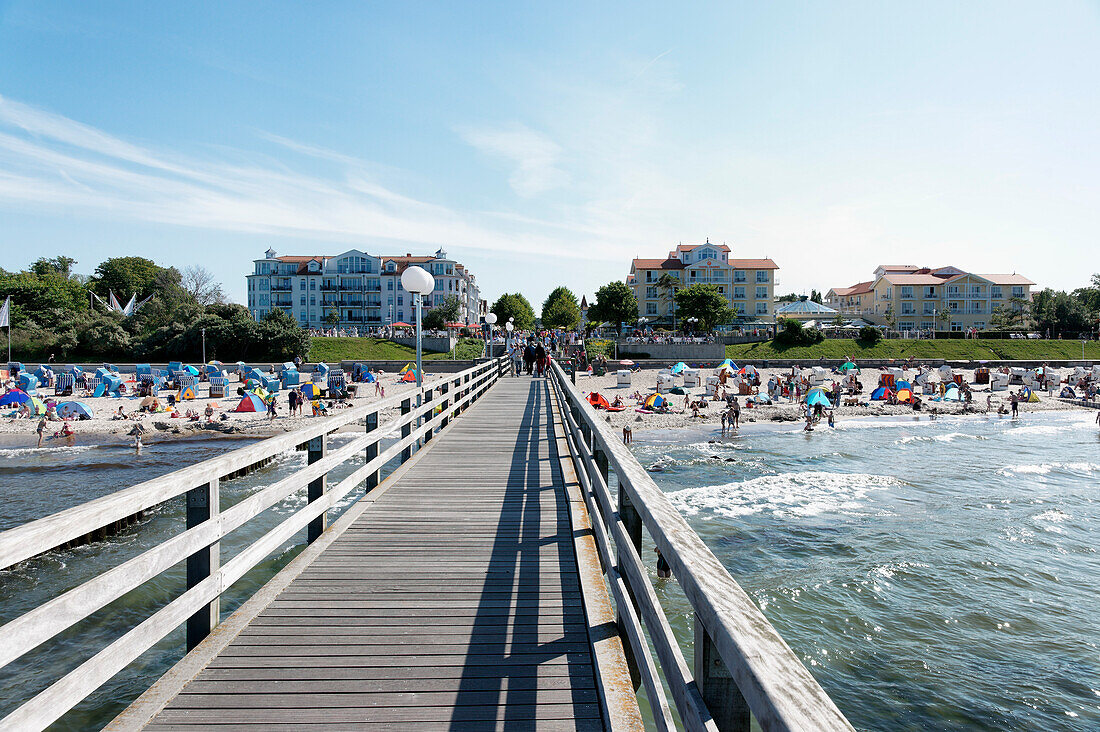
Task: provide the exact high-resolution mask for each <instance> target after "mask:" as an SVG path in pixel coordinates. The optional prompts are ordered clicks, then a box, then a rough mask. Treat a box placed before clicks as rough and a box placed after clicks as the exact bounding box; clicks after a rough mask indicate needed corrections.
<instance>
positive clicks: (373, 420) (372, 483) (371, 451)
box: [364, 412, 379, 491]
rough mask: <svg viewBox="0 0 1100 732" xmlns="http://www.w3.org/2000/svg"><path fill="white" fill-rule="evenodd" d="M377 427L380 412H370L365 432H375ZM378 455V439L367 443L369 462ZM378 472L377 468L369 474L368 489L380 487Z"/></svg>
mask: <svg viewBox="0 0 1100 732" xmlns="http://www.w3.org/2000/svg"><path fill="white" fill-rule="evenodd" d="M376 429H378V412H374V413H373V414H368V415H367V428H366V430H364V431H365V432H374V431H375V430H376ZM376 457H378V442H377V441H375V442H372V443H370V444H369V445H367V454H366V458H367V462H368V463H369V462H370V461H371V460H374V459H375V458H376ZM378 472H379V471H377V470H375V471H374V472H373V473H369V474H368V475H367V481H366V483H367V490H368V491H370V490H372V489H374V488H377V487H378Z"/></svg>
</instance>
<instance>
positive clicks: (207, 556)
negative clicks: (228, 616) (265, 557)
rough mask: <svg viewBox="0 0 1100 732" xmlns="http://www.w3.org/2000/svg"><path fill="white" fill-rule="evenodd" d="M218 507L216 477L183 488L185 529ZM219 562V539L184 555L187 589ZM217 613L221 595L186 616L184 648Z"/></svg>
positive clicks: (214, 620) (193, 642)
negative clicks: (185, 488) (188, 487)
mask: <svg viewBox="0 0 1100 732" xmlns="http://www.w3.org/2000/svg"><path fill="white" fill-rule="evenodd" d="M220 506H221V491H220V479H218V478H214V479H213V480H212V481H210V482H209V483H207V484H206V485H200V486H199V487H198V488H192V489H191V490H189V491H187V528H189V529H191V528H194V527H196V526H198V525H199V524H201V523H202V522H203V521H209V520H210V519H212V518H214V517H215V516H217V515H218V512H219V511H220ZM219 562H220V555H219V542H214V543H213V544H211V545H210V546H208V547H205V548H203V549H199V550H198V551H197V552H195V553H194V554H192V555H191V556H189V557H188V558H187V588H188V589H191V588H192V587H194V586H195V585H197V584H198V583H199V582H202V581H203V580H204V579H206V578H207V577H209V576H210V573H211V572H214V571H217V569H218V565H219ZM220 614H221V598H220V597H217V598H214V600H213V601H211V603H210V604H209V605H206V606H205V607H203V608H202V609H201V610H199V611H198V612H197V613H195V614H194V615H192V616H191V617H189V618H188V619H187V650H188V651H190V650H191V649H192V648H194V647H195V646H197V645H198V644H199V643H201V642H202V640H203V638H205V637H206V636H208V635H210V631H211V630H213V629H214V626H216V625H217V624H218V621H219V620H220Z"/></svg>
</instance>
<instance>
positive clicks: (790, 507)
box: [669, 471, 901, 517]
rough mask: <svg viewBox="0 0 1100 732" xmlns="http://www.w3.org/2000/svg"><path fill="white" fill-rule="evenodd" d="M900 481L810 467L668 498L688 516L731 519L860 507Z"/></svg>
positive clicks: (808, 513)
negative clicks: (704, 514) (870, 496)
mask: <svg viewBox="0 0 1100 732" xmlns="http://www.w3.org/2000/svg"><path fill="white" fill-rule="evenodd" d="M900 483H901V481H899V480H898V479H897V478H892V477H889V476H883V475H869V474H866V473H826V472H817V471H808V472H797V473H784V474H782V475H766V476H762V477H759V478H753V479H751V480H746V481H743V482H738V483H726V484H724V485H715V486H703V487H699V488H687V489H684V490H681V491H676V492H675V493H670V494H669V498H670V499H671V500H672V502H673V504H674V505H675V506H676V507H677V508H679V509H680V510H681V511H682V512H684V513H685V514H697V513H699V512H701V511H711V512H713V513H716V514H719V515H722V516H730V517H736V516H745V515H749V514H755V513H762V512H770V513H773V514H775V515H777V516H817V515H819V514H823V513H836V512H843V511H853V510H856V509H858V508H860V507H861V506H862V505H863V504H862V503H861V501H862V500H863V499H864V498H866V496H867V494H868V493H869V492H870V491H875V490H884V489H886V488H889V487H891V486H895V485H899V484H900Z"/></svg>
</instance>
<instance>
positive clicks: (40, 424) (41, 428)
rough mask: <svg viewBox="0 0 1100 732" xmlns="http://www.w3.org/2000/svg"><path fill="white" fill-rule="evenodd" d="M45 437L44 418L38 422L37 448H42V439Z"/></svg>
mask: <svg viewBox="0 0 1100 732" xmlns="http://www.w3.org/2000/svg"><path fill="white" fill-rule="evenodd" d="M45 435H46V418H45V417H43V418H42V419H40V420H38V446H39V447H42V438H43V437H45Z"/></svg>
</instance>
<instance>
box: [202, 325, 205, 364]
mask: <svg viewBox="0 0 1100 732" xmlns="http://www.w3.org/2000/svg"><path fill="white" fill-rule="evenodd" d="M202 363H203V365H204V366H205V365H206V328H203V329H202Z"/></svg>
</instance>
